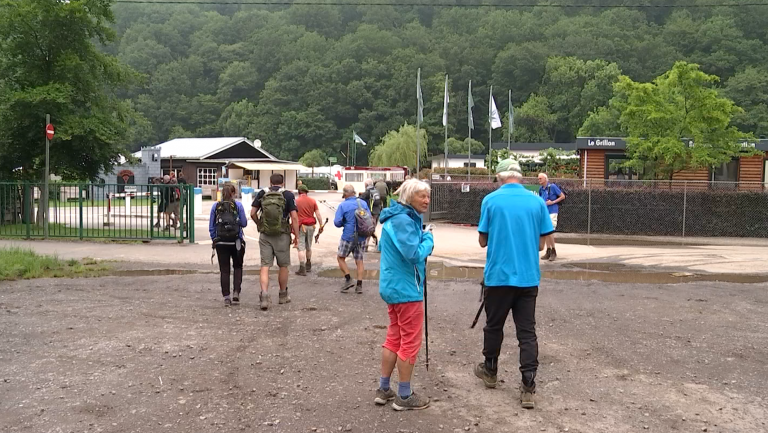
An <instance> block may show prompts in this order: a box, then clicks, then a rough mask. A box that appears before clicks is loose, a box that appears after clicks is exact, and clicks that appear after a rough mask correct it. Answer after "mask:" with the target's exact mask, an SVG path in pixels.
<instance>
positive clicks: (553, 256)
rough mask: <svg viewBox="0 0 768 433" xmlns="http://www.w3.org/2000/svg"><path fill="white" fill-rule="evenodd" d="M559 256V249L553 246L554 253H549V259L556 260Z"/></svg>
mask: <svg viewBox="0 0 768 433" xmlns="http://www.w3.org/2000/svg"><path fill="white" fill-rule="evenodd" d="M556 258H557V250H556V249H554V248H552V253H551V254H550V255H549V261H550V262H554V261H555V259H556Z"/></svg>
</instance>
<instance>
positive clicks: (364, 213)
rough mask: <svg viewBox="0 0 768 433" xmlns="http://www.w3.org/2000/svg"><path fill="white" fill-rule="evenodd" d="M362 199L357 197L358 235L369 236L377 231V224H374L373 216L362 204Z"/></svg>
mask: <svg viewBox="0 0 768 433" xmlns="http://www.w3.org/2000/svg"><path fill="white" fill-rule="evenodd" d="M360 203H362V200H360V199H357V210H356V211H355V226H356V230H355V231H356V232H357V236H365V237H369V236H371V235H373V234H374V233H375V232H376V226H374V225H373V217H372V216H371V213H370V212H368V210H367V209H365V208H364V207H363V206H362V205H360Z"/></svg>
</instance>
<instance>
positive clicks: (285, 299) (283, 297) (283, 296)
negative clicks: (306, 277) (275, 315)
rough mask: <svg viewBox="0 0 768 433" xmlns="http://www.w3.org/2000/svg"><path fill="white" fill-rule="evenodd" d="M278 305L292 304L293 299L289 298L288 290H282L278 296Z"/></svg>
mask: <svg viewBox="0 0 768 433" xmlns="http://www.w3.org/2000/svg"><path fill="white" fill-rule="evenodd" d="M277 303H278V304H280V305H282V304H290V303H291V297H290V296H288V289H285V290H281V291H280V292H278V294H277Z"/></svg>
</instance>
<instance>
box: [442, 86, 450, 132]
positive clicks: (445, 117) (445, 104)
mask: <svg viewBox="0 0 768 433" xmlns="http://www.w3.org/2000/svg"><path fill="white" fill-rule="evenodd" d="M448 102H449V101H448V75H446V76H445V98H444V99H443V126H448Z"/></svg>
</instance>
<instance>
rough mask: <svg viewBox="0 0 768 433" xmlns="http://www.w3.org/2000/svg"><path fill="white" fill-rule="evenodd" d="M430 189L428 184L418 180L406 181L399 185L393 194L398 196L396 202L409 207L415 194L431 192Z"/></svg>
mask: <svg viewBox="0 0 768 433" xmlns="http://www.w3.org/2000/svg"><path fill="white" fill-rule="evenodd" d="M431 190H432V188H431V187H430V186H429V184H428V183H426V182H424V181H421V180H418V179H408V180H406V181H405V182H403V184H402V185H400V188H399V189H398V190H397V191H395V194H396V195H398V198H397V201H399V202H400V203H402V204H407V205H410V204H411V201H412V200H413V198H414V197H415V196H416V193H418V192H421V191H427V192H429V191H431Z"/></svg>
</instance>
